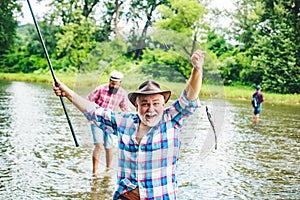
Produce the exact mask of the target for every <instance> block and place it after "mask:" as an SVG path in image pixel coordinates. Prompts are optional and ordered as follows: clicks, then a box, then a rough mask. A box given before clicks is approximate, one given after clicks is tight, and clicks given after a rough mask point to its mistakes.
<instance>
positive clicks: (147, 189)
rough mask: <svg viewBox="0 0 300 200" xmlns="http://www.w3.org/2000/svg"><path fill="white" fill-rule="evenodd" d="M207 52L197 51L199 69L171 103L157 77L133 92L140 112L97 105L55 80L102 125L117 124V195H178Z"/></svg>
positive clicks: (60, 92) (61, 92) (195, 62)
mask: <svg viewBox="0 0 300 200" xmlns="http://www.w3.org/2000/svg"><path fill="white" fill-rule="evenodd" d="M204 55H205V52H204V51H200V50H198V51H196V52H195V53H194V54H193V55H192V57H191V61H192V65H193V69H192V72H191V76H190V78H189V80H188V82H187V84H186V86H185V89H184V90H183V92H182V94H181V96H180V98H178V99H177V100H175V101H174V102H173V103H172V105H171V106H170V107H167V108H165V104H166V103H167V101H168V100H169V98H170V96H171V91H168V90H167V91H163V90H161V88H160V85H159V84H158V83H157V82H155V81H153V80H150V81H146V82H144V83H142V84H141V85H140V87H139V90H138V91H137V92H131V93H129V94H128V98H129V100H130V102H131V103H132V104H133V105H134V106H135V108H136V111H137V113H125V112H113V111H111V110H108V109H105V108H101V107H100V108H99V107H98V108H96V107H95V106H94V105H93V104H91V103H90V102H89V101H87V100H85V99H84V98H82V97H80V96H79V95H78V94H76V93H75V92H74V91H72V90H71V89H69V88H68V87H67V86H66V85H64V84H63V83H62V82H60V81H58V80H57V84H56V85H55V84H53V89H54V91H55V93H56V95H62V96H65V97H66V98H67V99H68V100H70V101H71V102H72V103H73V104H74V105H75V106H76V107H77V108H78V109H79V110H80V111H81V112H83V113H84V115H85V116H86V118H87V119H88V120H90V121H92V122H93V123H94V124H95V125H97V126H98V127H100V128H105V127H106V126H109V127H111V128H112V129H113V134H115V135H117V136H118V148H119V158H118V175H117V184H118V187H117V189H116V191H115V193H114V195H113V199H114V200H119V199H121V200H128V199H129V200H136V199H153V200H154V199H155V200H158V199H160V200H162V199H164V200H166V199H176V194H177V190H178V185H177V179H176V168H177V164H178V159H179V150H180V133H181V128H182V126H183V124H184V122H185V121H186V119H187V118H188V117H190V116H191V115H192V114H193V113H194V112H195V110H196V109H197V108H198V107H199V106H200V103H199V99H198V95H199V93H200V89H201V85H202V66H203V63H204Z"/></svg>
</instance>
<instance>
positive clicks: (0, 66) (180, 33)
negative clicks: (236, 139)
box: [0, 0, 300, 102]
mask: <svg viewBox="0 0 300 200" xmlns="http://www.w3.org/2000/svg"><path fill="white" fill-rule="evenodd" d="M209 2H210V1H206V0H203V1H202V0H201V1H196V0H161V1H156V0H147V1H140V0H132V1H123V0H116V1H114V2H112V1H110V0H105V1H96V0H88V1H80V0H72V1H70V0H64V1H61V0H59V1H58V0H49V5H48V7H47V12H46V13H45V15H44V16H43V17H42V18H40V19H39V22H40V23H39V26H40V30H41V33H42V35H43V38H44V41H45V45H46V48H47V50H48V54H49V57H50V59H51V61H52V65H53V68H54V70H55V71H56V72H57V73H61V74H71V73H73V74H75V75H76V76H82V77H84V76H85V75H86V74H91V73H92V72H95V73H98V74H103V75H104V76H105V75H107V74H109V72H110V71H112V70H119V71H121V72H123V73H124V74H125V75H126V76H131V75H132V74H141V75H142V76H143V78H153V79H160V80H163V81H166V82H172V83H174V84H175V83H178V84H180V83H183V82H185V81H186V79H187V78H188V76H189V74H190V71H191V68H192V67H191V64H190V60H189V59H190V56H191V55H192V53H193V52H194V51H195V50H196V49H203V50H205V51H206V52H207V55H206V60H205V66H204V77H205V80H204V83H205V85H207V86H210V88H207V89H208V90H210V91H211V92H210V93H208V94H214V95H216V96H218V95H219V94H220V92H219V89H216V92H215V91H214V90H213V89H212V88H214V86H215V85H217V86H219V85H221V86H222V87H223V85H224V86H225V87H224V88H225V91H226V92H225V93H224V94H226V98H240V99H244V98H248V96H249V92H250V93H251V92H252V88H254V86H255V85H258V84H259V85H261V86H262V87H263V88H264V92H265V93H268V92H272V94H282V96H281V97H278V98H279V99H278V101H282V102H285V101H286V100H284V99H285V98H287V99H289V98H297V95H295V94H300V37H299V35H300V27H299V24H300V18H299V10H300V9H299V8H300V3H299V1H296V0H276V1H275V0H257V1H250V0H239V1H234V2H235V3H234V6H235V9H231V10H224V11H220V10H217V9H212V8H211V7H210V4H209ZM1 6H3V8H7V9H2V10H3V11H4V12H6V13H5V14H3V15H2V18H1V17H0V31H1V34H0V42H1V44H4V45H1V48H0V72H3V73H7V74H6V75H5V76H7V77H9V76H10V73H16V74H15V77H17V76H19V77H18V79H24V80H25V81H27V80H26V78H27V75H26V74H30V75H29V77H28V79H29V80H33V81H42V82H47V81H48V79H47V75H46V74H47V72H48V71H49V67H48V62H47V59H46V57H45V53H44V50H43V48H42V46H41V42H40V41H39V37H38V35H37V33H36V29H35V26H34V25H33V24H25V25H21V24H18V22H17V21H16V20H15V18H14V17H15V13H19V14H21V13H20V12H21V9H20V2H19V1H12V0H8V1H4V3H3V4H1ZM66 10H67V11H68V12H66ZM187 10H188V12H186V11H187ZM3 16H5V18H4V17H3ZM224 18H227V19H230V21H231V24H230V25H229V27H230V28H228V27H223V26H222V22H221V21H219V19H224ZM19 73H22V75H19ZM43 77H44V78H43ZM68 79H70V81H71V79H72V78H71V76H70V77H68V75H67V76H66V77H64V80H65V81H66V80H67V81H68ZM131 80H132V81H135V80H139V79H137V78H136V77H135V78H132V79H131ZM87 81H88V80H87ZM77 83H78V82H77ZM91 84H93V85H94V84H95V83H91ZM244 91H245V92H244ZM224 96H225V95H224ZM271 99H272V100H276V98H275V96H272V98H271ZM276 101H277V100H276Z"/></svg>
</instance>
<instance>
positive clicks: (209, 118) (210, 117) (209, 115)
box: [206, 106, 217, 149]
mask: <svg viewBox="0 0 300 200" xmlns="http://www.w3.org/2000/svg"><path fill="white" fill-rule="evenodd" d="M206 114H207V118H208V121H209V122H210V125H211V127H212V129H213V132H214V135H215V149H217V133H216V129H215V124H214V120H213V118H212V116H211V114H210V112H209V111H208V107H207V106H206Z"/></svg>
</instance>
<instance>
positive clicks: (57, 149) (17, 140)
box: [0, 81, 300, 200]
mask: <svg viewBox="0 0 300 200" xmlns="http://www.w3.org/2000/svg"><path fill="white" fill-rule="evenodd" d="M90 89H91V90H92V89H93V88H90ZM83 94H84V92H83ZM65 104H66V107H67V109H68V113H69V116H70V119H71V122H72V125H73V128H74V131H75V134H76V137H77V140H78V143H79V145H80V146H79V147H75V144H74V140H73V138H72V135H71V132H70V128H69V126H68V123H67V120H66V117H65V114H64V112H63V109H62V106H61V103H60V100H59V98H58V97H56V96H55V95H54V93H53V91H52V88H51V85H46V84H34V83H24V82H10V81H0V108H1V109H0V152H1V154H0V197H1V199H101V200H102V199H104V200H106V199H111V195H112V193H113V191H114V188H115V181H116V178H115V170H114V169H115V166H116V159H115V158H116V156H115V157H114V161H113V169H112V171H111V172H110V173H108V174H105V173H104V172H103V169H104V166H105V164H104V163H105V162H104V159H103V157H104V154H102V156H101V157H102V158H101V164H100V166H99V171H100V175H99V177H98V178H94V177H92V175H91V174H92V173H91V171H92V167H91V153H92V149H93V144H92V136H91V132H90V127H89V124H88V123H87V121H86V120H85V118H84V117H83V115H82V114H81V113H80V112H79V111H77V110H76V109H75V108H74V106H72V105H71V104H70V103H69V102H67V101H65ZM201 104H202V107H201V108H200V109H199V110H198V111H197V113H196V114H195V115H194V116H193V117H192V118H191V119H190V120H188V121H187V123H186V125H185V128H184V129H183V132H182V148H181V157H180V161H179V166H178V183H179V192H178V199H179V200H195V199H299V197H300V176H299V174H300V167H299V166H300V163H299V158H300V151H299V150H300V106H299V105H297V106H293V105H280V104H270V103H268V102H267V96H266V102H265V103H264V104H263V110H262V114H261V117H260V122H259V124H258V126H255V125H254V124H253V122H252V108H251V105H250V103H249V102H248V101H233V100H217V99H201ZM206 105H207V106H208V107H209V109H210V110H211V112H212V114H213V116H214V120H215V124H216V131H217V135H218V143H217V145H218V148H217V149H214V136H213V132H212V129H211V127H210V124H209V122H208V120H207V117H206V113H205V106H206ZM115 153H116V150H115Z"/></svg>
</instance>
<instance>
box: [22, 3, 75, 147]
mask: <svg viewBox="0 0 300 200" xmlns="http://www.w3.org/2000/svg"><path fill="white" fill-rule="evenodd" d="M27 3H28V6H29V9H30V12H31V15H32V18H33V21H34V25H35V28H36V30H37V33H38V35H39V38H40V41H41V43H42V46H43V49H44V53H45V55H46V58H47V61H48V65H49V67H50V71H51V75H52V78H53V80H54V83H55V85H57V81H56V77H55V74H54V70H53V67H52V64H51V61H50V58H49V55H48V51H47V49H46V45H45V43H44V40H43V37H42V34H41V32H40V28H39V25H38V23H37V22H36V20H35V17H34V14H33V11H32V8H31V5H30V2H29V0H27ZM59 98H60V101H61V104H62V106H63V109H64V111H65V114H66V117H67V120H68V123H69V127H70V129H71V132H72V136H73V139H74V142H75V145H76V147H78V146H79V144H78V142H77V140H76V136H75V132H74V129H73V126H72V124H71V120H70V118H69V115H68V112H67V109H66V106H65V103H64V99H63V97H62V95H60V96H59Z"/></svg>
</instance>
